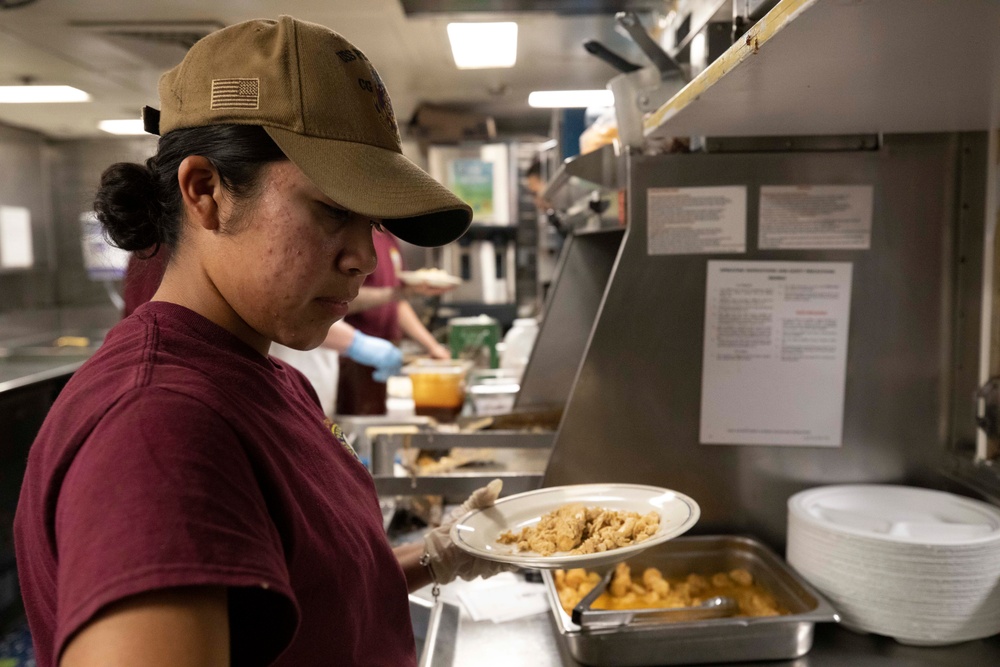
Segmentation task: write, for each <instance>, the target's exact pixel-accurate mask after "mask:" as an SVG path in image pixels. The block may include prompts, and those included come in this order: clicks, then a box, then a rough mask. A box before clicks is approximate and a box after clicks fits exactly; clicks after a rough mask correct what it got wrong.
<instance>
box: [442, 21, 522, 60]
mask: <svg viewBox="0 0 1000 667" xmlns="http://www.w3.org/2000/svg"><path fill="white" fill-rule="evenodd" d="M448 40H449V41H450V42H451V53H452V55H453V56H455V65H456V66H457V67H458V69H486V68H489V67H513V66H514V63H515V62H517V24H516V23H513V22H510V21H508V22H504V23H449V24H448Z"/></svg>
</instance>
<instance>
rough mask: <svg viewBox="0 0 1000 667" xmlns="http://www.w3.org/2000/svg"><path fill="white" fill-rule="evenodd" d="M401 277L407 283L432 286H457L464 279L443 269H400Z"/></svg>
mask: <svg viewBox="0 0 1000 667" xmlns="http://www.w3.org/2000/svg"><path fill="white" fill-rule="evenodd" d="M398 275H399V279H400V280H401V281H402V282H403V283H404V284H406V285H429V286H430V287H455V286H457V285H461V284H462V279H461V278H459V277H458V276H453V275H451V274H448V273H443V272H441V271H424V270H417V271H400V272H399V274H398Z"/></svg>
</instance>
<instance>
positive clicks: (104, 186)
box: [94, 160, 166, 252]
mask: <svg viewBox="0 0 1000 667" xmlns="http://www.w3.org/2000/svg"><path fill="white" fill-rule="evenodd" d="M150 162H152V160H150ZM147 164H149V163H147ZM150 167H154V168H155V164H151V165H150ZM157 181H158V178H157V175H156V174H155V173H153V171H152V170H151V169H150V168H149V167H147V166H144V165H141V164H134V163H131V162H118V163H116V164H113V165H111V166H110V167H108V168H107V169H106V170H105V171H104V173H103V174H101V185H100V187H99V188H98V190H97V195H96V196H95V198H94V211H96V212H97V219H98V220H100V221H101V225H103V227H104V233H105V234H106V235H107V237H108V239H109V240H110V241H111V243H113V244H114V245H115V246H117V247H119V248H121V249H122V250H129V251H132V252H135V251H138V250H145V249H146V248H150V247H153V246H156V245H158V244H160V243H163V242H164V241H165V240H166V239H164V238H163V233H162V220H161V218H162V207H161V205H160V198H159V196H158V193H157Z"/></svg>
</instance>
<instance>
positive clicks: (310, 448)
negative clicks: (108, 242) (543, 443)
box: [14, 302, 416, 667]
mask: <svg viewBox="0 0 1000 667" xmlns="http://www.w3.org/2000/svg"><path fill="white" fill-rule="evenodd" d="M331 426H332V425H331V424H330V423H329V421H326V420H325V418H324V415H323V413H322V411H321V410H320V408H319V404H318V402H317V400H316V397H315V393H314V392H313V391H312V388H311V387H310V386H309V384H308V382H307V380H306V379H305V378H304V377H303V376H302V375H301V374H300V373H299V372H298V371H295V370H294V369H292V368H291V367H289V366H287V365H285V364H282V363H281V362H279V361H276V360H274V359H270V358H264V357H262V356H260V355H259V354H258V353H257V352H255V351H254V350H253V349H251V348H250V347H249V346H247V345H245V344H244V343H243V342H241V341H240V340H239V339H237V338H236V337H235V336H233V335H232V334H230V333H229V332H227V331H225V330H223V329H222V328H220V327H218V326H216V325H215V324H213V323H211V322H209V321H208V320H206V319H204V318H203V317H201V316H199V315H197V314H195V313H194V312H192V311H190V310H187V309H185V308H183V307H181V306H177V305H173V304H168V303H162V302H152V303H149V304H146V305H144V306H142V307H140V308H139V309H138V310H137V311H136V312H135V314H133V315H132V316H131V317H129V318H127V319H125V320H123V321H122V322H121V323H119V324H118V325H117V326H116V327H115V328H114V329H112V330H111V332H110V333H109V334H108V336H107V338H106V340H105V342H104V344H103V345H102V346H101V349H100V350H99V351H98V353H97V354H96V355H94V357H93V358H92V359H91V360H90V361H88V362H87V363H86V364H84V365H83V367H81V368H80V370H79V371H77V372H76V373H75V374H74V376H73V377H72V378H71V380H70V381H69V383H68V384H67V385H66V387H65V389H64V390H63V391H62V393H61V395H60V396H59V399H58V400H57V401H56V403H55V405H54V406H53V408H52V410H51V412H50V413H49V415H48V417H47V418H46V420H45V423H44V425H43V426H42V429H41V432H40V433H39V435H38V438H37V440H36V441H35V443H34V445H33V446H32V449H31V453H30V455H29V458H28V469H27V473H26V475H25V480H24V484H23V486H22V490H21V497H20V501H19V504H18V507H17V516H16V518H15V522H14V529H15V541H16V550H17V563H18V573H19V577H20V583H21V589H22V594H23V599H24V604H25V608H26V611H27V615H28V621H29V623H30V626H31V632H32V636H33V639H34V642H35V651H36V658H37V661H38V665H39V666H40V667H54V665H56V664H57V661H58V657H59V655H60V653H61V651H62V650H63V649H64V648H65V646H66V644H67V640H68V639H69V638H71V637H72V636H73V634H74V633H75V632H77V631H78V630H80V629H81V627H82V626H83V625H84V624H86V622H87V621H88V620H89V619H91V618H92V617H93V616H94V614H95V613H96V612H97V611H98V610H100V609H101V608H102V607H104V606H106V605H108V604H109V603H112V602H115V601H117V600H121V599H123V598H125V597H127V596H130V595H134V594H136V593H141V592H145V591H151V590H156V589H162V588H167V587H174V586H190V585H206V586H225V587H227V588H228V589H229V591H230V598H229V599H230V602H229V607H230V631H231V634H232V642H231V644H232V651H233V653H232V655H233V660H232V664H233V665H269V664H273V665H287V666H295V667H303V666H308V665H386V666H390V665H391V666H392V667H396V666H398V665H404V666H406V665H411V666H412V665H416V656H415V648H414V640H413V633H412V630H411V626H410V618H409V605H408V600H407V595H406V592H407V591H406V582H405V580H404V577H403V573H402V570H401V569H400V567H399V564H398V562H397V561H396V559H395V557H394V555H393V553H392V550H391V548H390V546H389V544H388V542H387V540H386V537H385V533H384V530H383V524H382V514H381V510H380V509H379V504H378V498H377V495H376V492H375V487H374V484H373V482H372V479H371V476H370V475H369V473H368V471H367V470H366V469H365V468H364V466H362V465H361V463H360V462H358V460H357V459H356V457H355V456H353V452H351V451H350V448H349V447H348V446H347V444H346V442H344V441H343V440H342V438H341V437H338V436H335V435H334V434H333V433H332V432H331ZM338 434H339V430H338ZM279 655H280V657H277V656H279Z"/></svg>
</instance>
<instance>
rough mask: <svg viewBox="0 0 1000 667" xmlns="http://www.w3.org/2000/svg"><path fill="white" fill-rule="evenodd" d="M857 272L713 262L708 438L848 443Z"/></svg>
mask: <svg viewBox="0 0 1000 667" xmlns="http://www.w3.org/2000/svg"><path fill="white" fill-rule="evenodd" d="M851 269H852V267H851V264H850V263H846V262H748V261H710V262H708V279H707V291H706V295H705V343H704V355H703V370H702V392H701V442H702V443H704V444H735V445H815V446H827V447H836V446H840V444H841V435H842V430H843V421H844V386H845V373H846V369H847V332H848V321H849V316H850V310H851Z"/></svg>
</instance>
